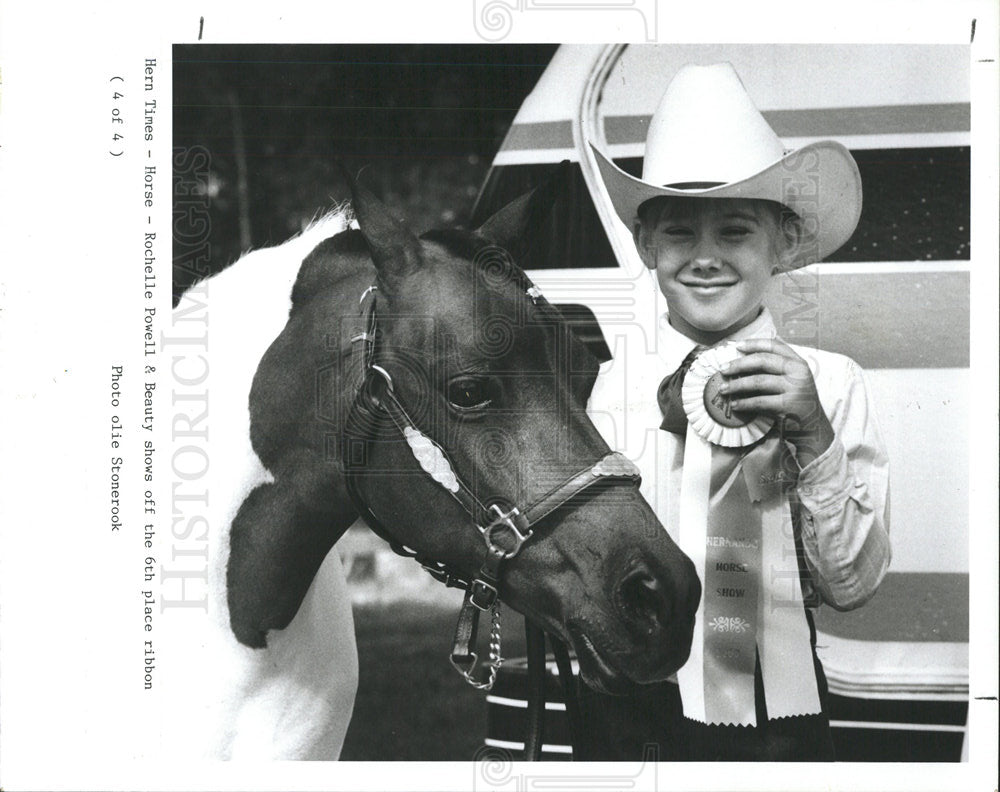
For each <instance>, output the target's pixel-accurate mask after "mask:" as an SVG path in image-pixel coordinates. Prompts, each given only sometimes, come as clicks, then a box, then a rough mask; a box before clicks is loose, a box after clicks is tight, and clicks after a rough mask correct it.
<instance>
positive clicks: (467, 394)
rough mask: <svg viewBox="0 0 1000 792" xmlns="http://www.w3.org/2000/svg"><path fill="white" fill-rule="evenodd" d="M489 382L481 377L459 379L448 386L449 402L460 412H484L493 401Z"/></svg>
mask: <svg viewBox="0 0 1000 792" xmlns="http://www.w3.org/2000/svg"><path fill="white" fill-rule="evenodd" d="M492 390H493V389H492V388H491V387H490V384H489V381H488V380H486V379H484V378H481V377H459V378H458V379H456V380H452V382H450V383H449V384H448V401H449V402H450V403H451V406H452V407H455V408H456V409H458V410H482V409H485V408H486V407H489V406H490V404H491V403H492V401H493V395H492Z"/></svg>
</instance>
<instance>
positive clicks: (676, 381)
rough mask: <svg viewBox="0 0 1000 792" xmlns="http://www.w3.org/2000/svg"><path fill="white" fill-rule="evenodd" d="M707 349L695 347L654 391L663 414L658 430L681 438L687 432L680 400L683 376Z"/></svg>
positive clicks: (685, 416)
mask: <svg viewBox="0 0 1000 792" xmlns="http://www.w3.org/2000/svg"><path fill="white" fill-rule="evenodd" d="M706 348H707V347H703V346H700V345H699V346H696V347H695V348H694V349H692V350H691V351H690V352H689V353H688V356H687V357H686V358H684V360H683V361H682V362H681V364H680V365H679V366H678V367H677V370H676V371H675V372H674V373H673V374H669V375H667V376H666V377H664V378H663V381H662V382H661V383H660V387H659V389H658V390H657V391H656V400H657V401H658V402H659V404H660V412H661V413H662V414H663V423H661V424H660V428H661V429H664V430H666V431H668V432H673V433H674V434H679V435H681V436H683V435H684V434H685V433H686V432H687V424H688V419H687V413H685V412H684V402H683V400H682V399H681V385H682V384H683V383H684V375H685V374H687V372H688V369H689V368H691V364H692V363H694V359H695V358H696V357H698V355H700V354H701V353H702V352H703V351H705V349H706Z"/></svg>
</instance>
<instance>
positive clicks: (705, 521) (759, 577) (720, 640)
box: [677, 424, 820, 726]
mask: <svg viewBox="0 0 1000 792" xmlns="http://www.w3.org/2000/svg"><path fill="white" fill-rule="evenodd" d="M785 453H787V451H786V450H785V448H784V443H783V442H782V441H781V439H780V438H779V437H778V436H777V435H776V434H775V433H774V432H772V433H770V434H768V435H767V436H766V437H765V438H764V439H763V440H761V441H760V442H758V443H757V444H756V445H754V446H752V447H751V448H750V449H749V450H747V451H746V452H742V451H740V450H736V449H728V448H723V447H721V446H715V445H712V444H710V443H709V442H707V441H706V440H705V439H703V438H702V437H701V435H700V434H699V433H698V432H697V430H696V429H695V428H694V427H693V426H692V425H690V424H689V426H688V428H687V432H686V436H685V446H684V465H683V473H682V479H681V491H680V510H679V522H680V531H679V536H678V539H679V544H680V547H681V549H682V550H683V551H684V552H685V553H687V555H688V556H689V557H690V558H691V560H692V561H693V562H694V564H695V567H696V569H697V570H698V572H699V575H700V576H701V580H702V581H703V582H704V585H703V587H702V588H703V592H704V594H703V597H702V600H701V602H700V603H699V606H698V611H697V613H696V615H695V627H694V641H693V644H692V647H691V655H690V658H689V660H688V662H687V664H686V665H685V666H684V667H683V668H682V669H681V670H680V671H679V672H678V673H677V679H678V683H679V684H680V688H681V700H682V702H683V706H684V714H685V715H686V716H687V717H689V718H692V719H694V720H698V721H701V722H703V723H709V724H723V725H741V726H755V725H756V723H757V719H756V711H755V707H754V679H753V675H754V666H755V661H756V658H757V656H758V655H759V657H760V664H761V672H762V675H763V680H764V691H765V703H766V705H767V710H768V717H770V718H778V717H785V716H788V715H804V714H813V713H818V712H820V703H819V694H818V691H817V689H816V676H815V671H814V669H813V663H812V648H811V646H810V641H809V628H808V624H807V622H806V618H805V611H804V605H803V602H802V590H801V586H800V583H799V569H798V560H797V555H796V550H795V538H794V533H793V528H792V520H791V512H790V510H789V507H788V502H787V493H786V487H787V486H788V485H789V483H790V482H789V480H788V477H787V476H786V475H784V473H783V468H782V459H783V455H784V454H785ZM755 649H756V651H754V650H755Z"/></svg>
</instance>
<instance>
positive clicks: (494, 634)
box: [462, 604, 504, 690]
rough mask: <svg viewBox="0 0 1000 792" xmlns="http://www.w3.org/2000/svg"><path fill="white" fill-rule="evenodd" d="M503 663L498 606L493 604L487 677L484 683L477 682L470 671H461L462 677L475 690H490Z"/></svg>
mask: <svg viewBox="0 0 1000 792" xmlns="http://www.w3.org/2000/svg"><path fill="white" fill-rule="evenodd" d="M503 662H504V658H503V657H502V656H501V655H500V605H499V604H494V605H493V608H492V609H491V612H490V659H489V662H487V663H486V666H487V667H488V668H489V669H490V673H489V676H488V677H487V679H486V681H485V682H477V681H476V679H475V678H474V677H473V676H472V672H471V671H463V672H462V675H463V676H464V677H465V679H466V681H467V682H468V683H469V684H470V685H472V687H474V688H475V689H476V690H492V689H493V683H494V682H496V681H497V671H499V670H500V666H502V665H503Z"/></svg>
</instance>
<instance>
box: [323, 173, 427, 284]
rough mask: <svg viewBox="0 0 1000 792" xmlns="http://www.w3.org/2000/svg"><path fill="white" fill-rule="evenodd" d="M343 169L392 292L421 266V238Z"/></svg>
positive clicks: (383, 278)
mask: <svg viewBox="0 0 1000 792" xmlns="http://www.w3.org/2000/svg"><path fill="white" fill-rule="evenodd" d="M341 171H342V172H343V174H344V178H345V179H346V180H347V184H348V186H349V187H350V188H351V203H352V204H353V206H354V215H355V217H357V219H358V226H359V227H360V229H361V234H362V236H363V237H364V238H365V242H366V243H367V244H368V251H369V252H370V253H371V257H372V261H373V262H374V263H375V269H377V270H378V274H379V280H380V281H382V284H383V285H384V286H385V287H386V288H387V289H388V290H389V291H390V292H391V291H393V285H394V284H395V283H397V282H398V281H399V280H400V279H402V278H404V277H406V276H407V275H410V274H412V273H413V272H415V271H416V270H418V269H420V265H421V257H420V241H419V240H418V239H417V237H416V236H415V235H414V233H413V232H412V231H410V229H409V227H407V225H406V224H405V223H403V222H401V221H399V220H397V219H396V218H395V217H393V216H392V214H391V213H390V212H389V209H388V207H386V205H385V204H384V203H382V202H381V201H380V200H379V199H378V198H376V197H375V194H374V193H373V192H372V191H371V190H369V189H367V188H366V187H362V186H361V185H360V184H358V182H357V181H356V180H355V179H354V177H352V176H351V174H350V173H348V172H347V169H346V168H345V167H344V166H343V165H341Z"/></svg>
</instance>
